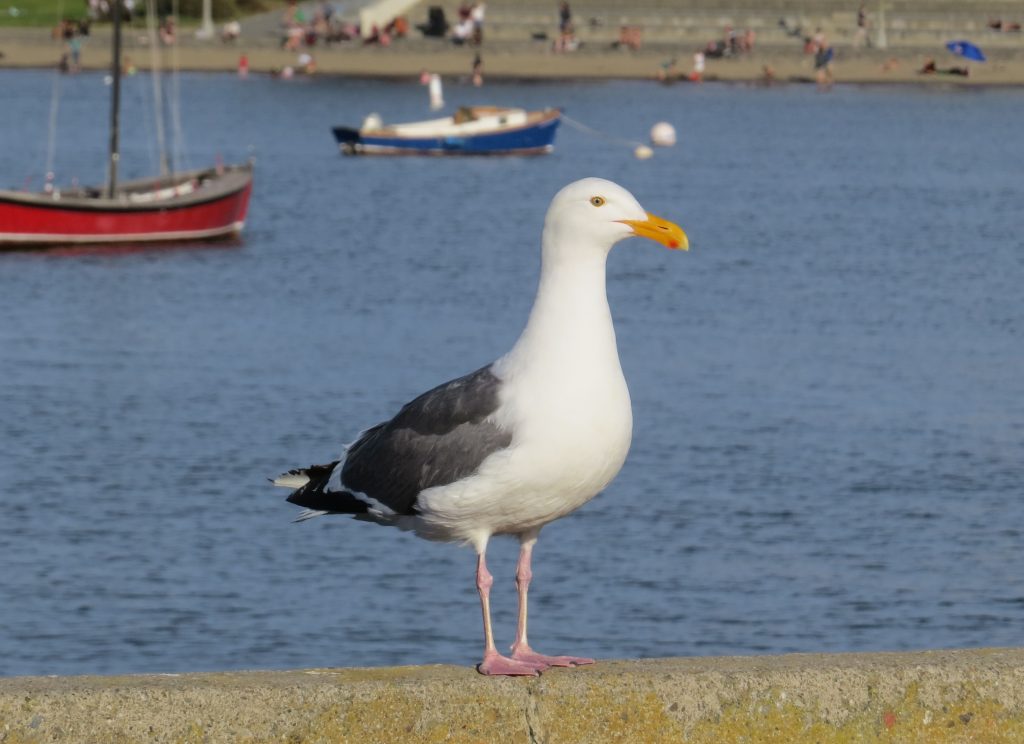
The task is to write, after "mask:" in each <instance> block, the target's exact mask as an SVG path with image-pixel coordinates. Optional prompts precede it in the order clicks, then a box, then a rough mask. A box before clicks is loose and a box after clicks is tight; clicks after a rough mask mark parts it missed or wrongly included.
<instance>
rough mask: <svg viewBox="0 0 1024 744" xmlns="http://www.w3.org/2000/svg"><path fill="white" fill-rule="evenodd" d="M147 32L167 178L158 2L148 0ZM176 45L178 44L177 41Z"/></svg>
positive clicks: (158, 135) (162, 168) (159, 144)
mask: <svg viewBox="0 0 1024 744" xmlns="http://www.w3.org/2000/svg"><path fill="white" fill-rule="evenodd" d="M146 31H147V33H148V35H149V60H150V68H151V72H150V77H151V78H152V80H153V108H154V114H153V115H154V118H155V119H156V143H157V147H158V148H159V150H160V175H161V176H164V177H166V176H167V144H166V139H165V137H164V96H163V90H162V88H161V86H160V83H161V81H160V50H159V48H158V46H159V43H160V42H159V41H158V39H157V35H156V1H155V0H146ZM174 43H177V39H175V41H174Z"/></svg>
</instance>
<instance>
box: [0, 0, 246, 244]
mask: <svg viewBox="0 0 1024 744" xmlns="http://www.w3.org/2000/svg"><path fill="white" fill-rule="evenodd" d="M120 6H121V3H119V2H115V3H113V16H114V54H113V60H112V64H111V72H112V78H113V86H112V91H111V104H110V109H111V121H110V164H109V173H108V177H107V184H106V185H105V186H104V187H102V188H99V187H97V188H80V187H75V188H72V189H64V190H61V189H59V188H56V187H53V186H49V187H48V188H47V190H46V191H44V192H41V193H31V192H23V191H0V246H7V247H12V246H41V245H70V244H81V243H92V244H106V243H144V242H154V241H174V242H180V241H187V240H210V239H213V238H219V237H224V236H229V235H233V234H235V233H238V232H239V231H241V229H242V227H243V226H244V225H245V215H246V212H247V211H248V209H249V195H250V194H251V192H252V164H251V163H247V164H245V165H236V166H217V167H216V168H209V169H206V170H196V171H187V172H180V173H171V174H168V173H166V172H165V173H164V174H162V175H161V176H160V177H158V178H149V179H145V180H138V181H128V182H125V183H120V184H119V183H118V181H117V165H118V160H119V157H120V156H119V153H118V118H119V114H120V79H121V74H120V70H121V63H120V59H121V18H120Z"/></svg>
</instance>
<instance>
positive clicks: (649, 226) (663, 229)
mask: <svg viewBox="0 0 1024 744" xmlns="http://www.w3.org/2000/svg"><path fill="white" fill-rule="evenodd" d="M619 222H621V223H622V224H623V225H629V226H630V227H632V228H633V232H634V233H635V234H636V235H637V236H638V237H641V238H650V239H651V240H656V241H658V242H659V243H661V244H662V245H664V246H668V247H669V248H676V249H679V250H681V251H688V250H690V241H689V240H688V239H687V237H686V233H684V232H683V228H681V227H679V225H677V224H676V223H674V222H669V221H668V220H663V219H662V218H661V217H655V216H654V215H653V214H651V213H650V212H648V213H647V219H646V220H619Z"/></svg>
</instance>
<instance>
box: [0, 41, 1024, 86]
mask: <svg viewBox="0 0 1024 744" xmlns="http://www.w3.org/2000/svg"><path fill="white" fill-rule="evenodd" d="M4 36H6V37H7V38H3V37H0V53H3V57H2V58H0V69H25V68H30V69H46V68H53V67H55V66H56V64H57V61H58V59H59V58H60V49H61V48H60V45H59V44H58V43H56V42H51V41H49V40H47V41H35V40H31V39H22V38H17V37H14V38H12V37H11V36H10V35H9V34H5V35H4ZM104 43H105V40H104V39H103V37H96V38H91V39H89V40H88V41H87V42H86V44H85V45H84V46H83V51H82V68H83V69H86V70H103V69H107V67H108V66H109V64H110V63H109V54H108V52H107V50H106V49H105V47H104V46H103V45H104ZM477 51H479V53H480V54H481V56H482V57H483V63H484V79H485V81H486V80H487V79H491V80H497V79H501V80H586V79H589V80H594V79H626V80H656V79H658V73H659V70H661V69H663V65H664V64H666V62H667V61H668V60H669V59H670V58H671V57H673V56H675V57H676V58H677V59H678V65H677V67H676V68H674V69H673V70H671V71H670V72H671V74H672V75H673V76H674V77H677V78H682V77H685V76H686V75H688V74H689V73H690V63H691V53H690V52H689V51H678V52H672V51H670V50H646V49H645V50H642V51H640V52H621V51H616V50H602V51H592V50H586V51H578V52H574V53H570V54H553V53H551V52H549V51H548V50H547V49H546V48H539V49H534V48H521V47H516V48H507V47H506V48H497V49H491V48H488V47H487V46H486V45H485V46H484V47H482V48H480V49H479V50H477V49H474V48H458V47H449V46H444V47H438V48H424V47H423V46H422V45H419V46H416V47H412V48H403V45H402V44H401V43H398V44H395V45H394V46H392V47H388V48H378V47H363V46H352V47H348V46H343V45H339V46H335V47H332V48H323V47H321V48H312V49H309V50H308V52H309V53H310V54H312V55H313V56H314V58H315V60H316V74H326V75H346V76H352V77H371V78H388V79H400V78H414V79H415V78H418V76H419V74H420V72H422V71H423V70H429V71H430V72H436V73H439V74H441V75H443V76H449V77H451V76H455V77H463V76H469V74H470V69H471V66H472V61H473V58H474V56H475V54H476V53H477ZM125 54H126V55H127V56H128V57H129V58H130V59H131V61H132V63H133V64H134V65H136V66H137V67H138V69H140V70H145V69H148V64H149V49H148V48H146V47H144V46H137V45H132V44H129V45H128V46H126V48H125ZM243 54H245V55H246V56H247V58H248V64H249V71H250V72H251V73H256V74H258V73H272V72H276V71H280V70H281V69H283V68H285V67H288V66H291V67H297V65H298V55H297V54H296V53H294V52H286V51H283V50H281V49H278V48H276V47H272V46H268V45H266V44H265V43H264V44H262V45H260V44H254V45H251V46H247V45H246V44H244V43H239V44H237V45H233V46H227V45H222V44H219V43H214V44H210V45H202V46H200V45H198V44H195V43H193V42H189V43H187V44H183V45H182V46H181V47H180V48H179V56H180V61H179V62H180V65H179V66H180V69H182V70H188V71H203V72H234V71H236V70H237V69H238V63H239V59H240V57H241V56H242V55H243ZM167 56H168V55H166V50H165V55H164V57H165V59H164V62H163V64H164V65H167V64H169V60H168V59H167ZM929 56H934V57H935V58H936V60H937V61H938V66H939V68H940V69H946V68H948V67H952V66H962V65H963V62H962V61H959V60H957V58H955V57H953V56H952V55H950V54H948V53H945V52H943V51H939V52H936V53H935V54H934V55H929V54H926V53H925V52H923V51H922V50H917V49H894V50H888V51H886V52H881V51H879V50H853V49H849V48H842V47H840V48H837V57H836V61H835V63H834V64H833V72H834V77H835V82H836V84H838V85H842V84H850V83H852V84H878V83H881V84H890V83H914V84H926V85H947V86H958V87H959V86H991V85H999V86H1019V85H1024V54H1014V53H1009V54H1004V55H1001V56H993V58H992V59H990V61H989V62H987V63H984V64H979V63H972V64H971V66H970V75H969V76H968V77H963V76H957V75H948V74H932V75H922V74H919V73H918V72H917V70H918V69H919V68H920V67H921V66H922V65H923V63H924V60H925V59H926V58H927V57H929ZM766 66H767V67H769V68H771V70H772V73H773V76H772V81H773V82H777V83H786V82H796V83H800V82H813V81H814V69H813V61H812V59H811V57H810V56H808V55H805V54H802V53H801V52H800V50H798V49H771V48H767V49H763V50H756V51H755V52H754V53H752V54H750V55H747V56H743V57H739V58H733V59H709V60H707V69H706V72H705V76H704V79H705V80H706V81H709V82H710V81H725V82H745V83H764V82H766V78H765V74H764V70H765V67H766Z"/></svg>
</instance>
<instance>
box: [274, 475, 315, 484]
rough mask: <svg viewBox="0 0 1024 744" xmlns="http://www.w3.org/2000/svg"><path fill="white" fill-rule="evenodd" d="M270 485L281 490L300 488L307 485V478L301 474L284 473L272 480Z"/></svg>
mask: <svg viewBox="0 0 1024 744" xmlns="http://www.w3.org/2000/svg"><path fill="white" fill-rule="evenodd" d="M272 483H273V484H274V485H275V486H281V487H282V488H302V487H303V486H304V485H306V484H307V483H309V476H308V475H303V474H302V473H284V474H283V475H279V476H277V477H276V478H274V480H273V481H272Z"/></svg>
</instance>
